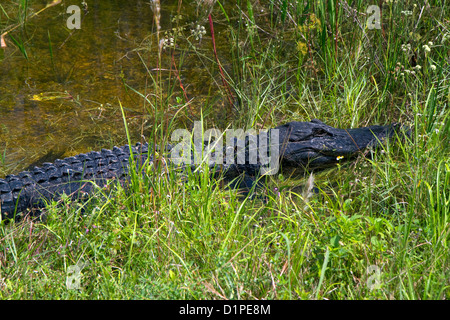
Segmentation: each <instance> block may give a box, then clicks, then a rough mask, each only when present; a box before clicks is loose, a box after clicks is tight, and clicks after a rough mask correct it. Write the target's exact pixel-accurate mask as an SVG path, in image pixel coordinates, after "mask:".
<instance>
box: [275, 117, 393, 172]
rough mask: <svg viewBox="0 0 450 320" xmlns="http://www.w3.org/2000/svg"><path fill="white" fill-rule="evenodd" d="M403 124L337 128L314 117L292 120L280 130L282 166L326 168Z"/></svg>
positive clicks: (375, 144) (390, 134) (376, 143)
mask: <svg viewBox="0 0 450 320" xmlns="http://www.w3.org/2000/svg"><path fill="white" fill-rule="evenodd" d="M400 128H401V125H399V124H393V125H387V126H370V127H363V128H356V129H337V128H333V127H330V126H328V125H326V124H324V123H323V122H322V121H320V120H317V119H314V120H312V121H311V122H289V123H287V124H285V125H282V126H279V127H277V128H275V129H278V130H279V141H280V160H281V161H280V163H281V166H282V167H283V168H292V169H298V168H308V169H310V170H314V169H324V168H328V167H331V166H333V165H335V164H336V163H339V162H342V161H345V160H349V159H351V158H354V157H355V156H357V155H358V154H359V153H360V152H361V151H363V150H365V149H367V148H369V147H375V148H376V147H379V146H381V144H382V143H383V142H384V141H385V140H386V139H387V138H389V137H393V136H395V133H396V132H398V131H399V129H400Z"/></svg>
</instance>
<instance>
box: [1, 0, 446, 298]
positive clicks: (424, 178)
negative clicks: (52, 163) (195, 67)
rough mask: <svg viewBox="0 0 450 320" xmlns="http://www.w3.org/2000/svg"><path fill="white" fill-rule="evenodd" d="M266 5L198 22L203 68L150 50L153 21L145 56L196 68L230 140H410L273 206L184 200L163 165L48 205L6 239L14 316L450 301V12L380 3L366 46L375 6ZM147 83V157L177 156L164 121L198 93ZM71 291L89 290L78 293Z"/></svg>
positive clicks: (282, 188)
mask: <svg viewBox="0 0 450 320" xmlns="http://www.w3.org/2000/svg"><path fill="white" fill-rule="evenodd" d="M260 2H262V1H260ZM260 2H259V3H260ZM259 3H258V2H254V1H238V6H233V7H232V8H228V7H226V6H225V4H224V3H221V2H219V1H218V2H216V3H215V4H214V6H213V7H212V8H211V12H212V15H211V18H212V19H211V20H208V14H209V11H208V12H204V11H203V9H201V10H200V9H199V11H198V15H199V16H198V19H197V20H198V21H203V23H204V26H205V29H206V30H207V33H206V34H204V35H202V43H203V44H204V45H206V46H208V47H207V48H208V50H200V48H201V47H200V45H201V44H199V40H198V39H196V38H195V35H196V34H195V32H193V33H192V34H189V32H187V33H185V34H183V35H180V36H179V37H178V38H176V39H174V45H173V46H168V47H166V48H165V49H162V48H161V47H159V46H157V45H154V43H161V42H160V41H161V40H162V39H164V37H165V35H164V33H163V31H164V30H162V31H161V32H160V33H158V31H157V30H158V29H157V25H158V23H157V21H159V20H160V19H164V15H163V16H162V17H161V16H160V17H158V14H157V12H158V11H157V10H156V8H155V18H156V19H155V30H154V32H153V33H152V37H153V38H152V41H151V43H153V46H152V47H147V48H146V49H147V50H148V52H149V53H150V54H149V57H152V55H151V53H155V52H157V53H158V54H157V55H153V60H149V59H150V58H149V57H147V56H144V54H145V53H143V59H142V61H143V63H144V64H145V65H146V67H147V68H148V69H149V70H152V68H151V67H150V66H151V65H156V64H159V65H161V66H164V63H169V65H168V66H166V67H171V66H172V61H173V60H172V57H173V59H174V60H175V59H180V60H176V61H177V62H176V63H175V65H176V66H177V67H178V70H181V67H182V60H183V59H188V58H189V59H198V61H200V62H201V63H203V64H204V65H205V67H207V69H208V70H209V71H210V75H211V83H212V84H211V85H210V87H211V88H215V89H214V90H213V89H211V91H212V92H213V91H214V94H216V93H217V92H219V95H220V96H221V97H222V100H221V101H223V105H224V108H223V110H224V112H226V116H227V117H229V119H230V123H231V124H232V125H233V126H234V127H243V128H249V127H255V128H257V129H259V128H261V127H271V126H273V125H278V124H281V123H284V122H287V121H292V120H296V121H308V120H310V119H313V118H319V119H321V120H323V121H324V122H325V123H327V124H329V125H332V126H336V127H359V126H364V125H371V124H386V123H392V122H401V123H404V124H406V125H410V126H411V128H412V130H411V132H412V137H411V140H405V141H403V142H402V143H397V144H393V143H389V144H387V145H386V147H385V149H384V150H382V151H380V152H377V153H376V154H374V155H373V157H367V158H364V157H360V158H358V159H357V160H356V161H355V162H353V163H351V164H348V165H342V166H338V167H336V168H335V169H332V170H328V171H325V172H320V173H315V174H314V186H315V187H316V188H317V189H318V190H319V192H318V193H316V194H314V195H312V196H311V195H308V194H305V193H304V191H303V189H302V187H301V186H302V185H304V184H305V183H306V181H307V179H308V177H309V173H305V175H304V176H297V177H290V176H287V175H283V174H282V173H280V174H279V175H275V176H272V177H269V178H268V181H267V182H266V183H267V184H266V189H265V190H263V193H264V196H265V201H262V200H261V198H257V199H249V198H245V199H243V198H242V197H239V196H238V195H237V193H236V191H233V190H229V189H224V188H221V187H219V186H218V183H217V182H216V180H213V179H211V178H210V175H209V174H208V172H207V171H208V170H207V168H205V170H203V172H202V173H200V174H187V177H186V179H187V182H186V183H183V182H182V180H183V179H180V177H179V176H177V173H176V172H174V171H169V172H165V168H164V165H163V161H159V162H158V163H157V164H155V166H154V167H153V168H152V170H148V172H149V174H148V176H147V177H146V179H142V178H138V177H139V175H138V174H136V175H135V176H134V177H133V179H132V184H131V186H130V188H129V189H128V190H124V189H122V188H116V187H114V185H113V184H111V187H107V188H101V189H99V192H98V194H97V195H96V196H94V197H92V198H91V199H90V200H89V201H87V202H84V203H70V202H69V201H63V202H62V203H58V204H56V203H53V204H50V205H49V207H48V208H47V209H46V214H45V217H46V219H45V222H43V223H42V222H36V221H35V222H32V221H30V220H27V221H24V222H21V223H16V224H14V223H10V224H6V223H2V224H1V226H0V297H1V298H2V299H55V298H57V299H78V298H84V299H116V298H117V299H130V298H137V299H183V298H186V299H446V298H448V297H449V294H450V283H449V279H450V261H449V260H450V258H449V239H450V235H449V233H450V228H449V227H450V209H449V208H450V161H449V158H450V157H449V156H450V148H449V134H450V124H449V123H450V122H449V114H450V113H449V109H448V104H449V102H450V83H449V71H450V70H449V63H450V61H449V59H448V56H449V49H450V25H449V16H450V14H449V13H450V8H449V7H448V3H447V2H446V1H439V0H434V1H427V2H425V4H424V3H415V2H413V1H402V2H401V3H400V2H395V3H394V2H393V1H392V2H391V1H388V2H383V6H382V7H381V9H382V10H381V11H380V13H381V26H380V29H378V28H374V29H369V28H367V25H366V22H367V19H368V17H369V16H371V15H372V14H373V13H366V10H367V5H366V1H354V6H353V7H350V6H349V5H348V4H347V3H346V2H345V1H336V2H335V1H310V2H308V3H309V4H307V5H305V4H303V3H302V2H299V3H298V4H296V5H291V4H290V1H267V4H266V5H263V4H259ZM336 3H339V6H336ZM182 5H184V4H182ZM200 8H204V6H202V7H200ZM180 12H182V10H180ZM173 14H175V13H173ZM209 21H212V22H213V23H214V26H215V27H216V26H217V24H218V25H220V26H222V28H221V29H220V30H221V32H220V33H217V34H215V41H216V44H217V43H220V41H225V39H226V40H227V41H228V43H229V44H228V45H227V46H226V48H227V54H229V55H230V56H229V57H228V56H226V55H225V53H223V54H221V53H220V48H221V47H220V46H219V45H218V48H217V51H218V52H217V55H216V54H214V51H213V49H212V37H211V29H210V23H209ZM174 23H175V22H174ZM174 26H175V25H174ZM193 30H194V31H195V27H194V29H193ZM216 31H217V27H216ZM197 38H198V34H197ZM168 41H169V42H168V43H169V44H170V39H169V38H168ZM143 52H144V51H143ZM172 54H173V55H172ZM155 57H156V58H155ZM227 57H228V58H229V60H227ZM149 61H151V62H149ZM225 61H226V62H227V63H225ZM218 62H219V63H221V64H222V63H223V64H224V65H223V67H222V68H219V67H218ZM149 79H150V81H149V83H150V84H149V88H148V92H152V93H153V94H151V95H146V94H145V93H141V94H142V97H143V98H145V102H144V104H145V106H146V107H147V108H148V110H149V114H151V115H152V120H153V124H152V127H153V128H154V131H153V133H152V134H153V135H152V137H150V139H149V140H150V141H153V142H157V143H161V144H164V143H165V142H167V141H170V133H171V132H172V131H173V130H174V129H176V125H175V123H171V122H169V121H168V118H167V117H166V116H165V114H166V111H167V110H175V111H173V113H174V115H175V118H176V117H191V116H192V117H194V116H193V114H189V113H185V112H187V111H186V110H189V109H190V108H193V107H192V105H191V103H190V99H191V97H189V92H186V91H185V89H186V88H187V84H189V83H184V84H183V86H182V87H181V86H180V83H183V81H182V79H181V78H179V77H177V76H173V78H171V79H169V80H167V81H166V80H165V81H163V80H162V73H161V72H158V71H156V72H155V71H154V70H152V71H149ZM184 81H188V80H184ZM187 91H188V90H187ZM194 114H196V115H197V117H198V118H199V117H200V111H197V113H194ZM194 118H195V117H194ZM212 123H214V119H208V126H209V125H210V124H212ZM208 128H209V127H208ZM161 156H162V155H161ZM74 265H78V267H79V268H80V269H81V271H80V272H78V271H79V270H78V269H73V266H74ZM74 270H75V271H74ZM74 277H76V278H77V279H79V281H80V282H79V286H78V283H77V282H75V283H73V282H70V281H69V287H70V286H72V287H73V286H78V289H70V288H68V283H67V280H68V279H69V280H71V279H72V280H73V279H74Z"/></svg>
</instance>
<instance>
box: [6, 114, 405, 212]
mask: <svg viewBox="0 0 450 320" xmlns="http://www.w3.org/2000/svg"><path fill="white" fill-rule="evenodd" d="M275 129H278V130H279V131H278V132H279V145H278V148H279V149H278V150H279V155H280V157H279V164H280V168H281V169H283V170H285V169H289V170H298V171H304V170H312V171H313V170H321V169H325V168H329V167H332V166H334V165H335V164H336V163H338V162H342V161H346V160H350V159H352V158H354V157H356V156H357V155H358V154H360V152H361V151H363V150H364V149H366V148H368V147H377V146H379V145H380V142H381V143H382V142H383V141H384V140H386V139H387V138H389V137H392V136H394V135H395V133H396V132H398V131H399V129H401V126H400V125H396V124H394V125H388V126H371V127H365V128H357V129H336V128H333V127H330V126H327V125H325V124H324V123H323V122H321V121H319V120H312V121H311V122H289V123H287V124H285V125H282V126H279V127H277V128H275ZM268 136H269V137H270V134H269V135H268ZM258 141H259V140H258ZM235 142H236V140H235ZM245 145H246V149H245V153H246V158H245V163H242V164H238V162H237V161H233V164H227V163H226V156H225V155H226V148H225V149H224V152H223V153H224V163H223V164H222V165H221V168H220V169H221V173H222V174H223V176H224V178H225V179H226V180H228V181H231V180H232V179H234V178H236V177H238V176H240V175H242V174H243V173H244V174H245V175H246V176H256V175H258V174H259V172H260V169H261V166H260V164H259V163H260V162H259V158H258V162H257V164H249V152H248V146H249V144H248V139H246V143H245ZM148 149H149V148H148V145H147V144H145V145H140V144H138V145H136V146H135V147H132V153H133V155H134V159H135V162H136V164H137V167H138V169H139V168H140V166H141V165H142V164H144V163H146V162H147V163H149V162H151V161H152V159H153V158H152V156H150V155H149V154H148ZM169 150H170V149H169ZM147 160H148V161H147ZM129 163H130V147H129V146H128V145H126V146H123V147H114V148H113V149H112V150H106V149H103V150H102V151H101V152H95V151H94V152H89V153H87V154H79V155H77V156H74V157H69V158H65V159H63V160H56V161H55V162H53V163H44V164H43V165H42V166H41V167H35V168H34V169H33V170H31V171H24V172H21V173H19V174H17V175H8V176H7V177H6V178H5V179H0V205H1V214H2V216H3V217H4V218H5V217H6V218H13V217H14V216H15V214H16V213H20V212H23V211H25V210H26V209H29V208H43V207H45V204H46V203H47V202H49V201H51V200H58V199H59V198H60V197H61V195H62V194H63V193H65V194H66V195H69V196H71V197H72V198H77V197H80V196H81V195H83V194H90V193H92V191H93V190H94V189H95V186H94V184H93V183H91V182H95V184H97V185H99V186H103V185H105V184H106V182H107V181H108V180H111V179H117V180H118V181H120V182H121V183H124V184H125V183H126V182H127V181H128V180H129V177H128V170H129ZM210 166H212V165H210Z"/></svg>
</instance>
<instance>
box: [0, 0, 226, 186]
mask: <svg viewBox="0 0 450 320" xmlns="http://www.w3.org/2000/svg"><path fill="white" fill-rule="evenodd" d="M45 3H46V1H33V3H32V5H33V6H32V8H33V10H34V11H38V10H39V9H41V8H43V7H45ZM87 3H88V11H89V12H88V14H86V15H85V14H84V12H83V11H82V12H81V17H82V22H81V29H80V30H69V29H67V27H66V21H67V18H68V17H69V16H70V14H68V13H66V8H67V6H68V5H70V3H66V4H62V5H57V6H55V7H52V8H49V9H47V10H45V11H44V12H42V13H41V14H40V15H38V16H36V17H33V18H31V19H29V21H28V23H27V25H26V28H25V29H22V30H21V29H17V30H16V31H14V32H12V33H11V34H12V35H13V36H14V37H15V38H19V39H23V40H24V42H25V48H26V52H27V56H28V60H27V59H26V58H25V57H24V55H23V54H22V53H21V52H20V51H19V50H18V49H17V48H16V47H15V46H14V45H13V43H12V42H11V38H9V37H7V43H8V47H7V48H6V49H0V50H1V52H0V154H1V156H0V159H1V160H2V161H1V163H0V177H2V176H4V175H6V174H9V173H17V172H18V171H20V170H24V169H26V168H29V167H30V166H31V167H32V166H34V165H39V164H41V163H42V162H45V161H53V160H55V159H56V158H63V157H67V156H72V155H75V154H78V153H81V152H87V151H90V150H99V149H101V148H111V147H112V146H113V145H114V144H125V143H126V135H125V129H124V124H123V119H122V114H121V111H120V107H119V101H120V103H121V104H122V106H123V107H124V109H125V112H126V115H127V122H128V125H129V128H130V131H131V137H132V140H133V142H136V141H142V139H143V138H142V136H141V134H142V133H144V136H147V135H148V132H149V130H151V125H152V121H153V120H152V119H153V116H154V112H155V111H154V109H153V108H152V106H150V105H149V104H148V103H145V102H144V99H143V98H142V96H141V95H139V94H138V93H136V92H135V91H133V90H132V89H130V87H131V88H133V89H134V90H136V91H137V92H140V93H141V94H143V95H148V96H149V97H150V98H152V97H153V96H154V94H155V92H153V90H154V89H153V88H154V86H153V85H152V81H153V80H152V76H153V77H156V76H157V71H156V69H157V67H158V66H157V65H156V64H157V61H158V59H157V52H158V50H157V40H156V33H155V32H154V31H155V30H154V23H153V11H152V10H151V7H150V5H149V2H148V1H140V0H136V1H125V0H115V1H100V0H97V1H95V0H93V1H87ZM177 5H178V1H164V2H163V3H162V8H161V27H162V30H170V29H171V28H172V27H174V26H175V20H174V17H175V16H177ZM181 13H182V20H181V22H180V25H184V26H186V30H185V31H183V32H184V35H185V36H186V37H187V36H189V35H190V28H192V26H196V25H197V24H198V23H201V24H202V25H203V26H204V27H205V29H206V30H207V31H208V36H209V25H208V24H207V21H206V20H205V19H204V17H203V19H201V21H199V19H200V15H198V12H197V7H196V5H195V2H194V3H192V4H190V5H189V4H186V3H185V2H183V9H182V12H181ZM191 23H192V25H191ZM216 28H217V34H216V41H217V42H218V43H221V42H222V41H221V29H220V28H221V26H220V25H218V26H217V27H216ZM163 35H164V34H163V33H162V34H161V36H163ZM189 39H190V41H192V43H193V44H194V45H195V48H196V49H195V50H194V49H193V48H192V47H191V48H187V49H186V50H177V51H175V52H174V56H173V59H172V56H171V51H170V50H165V51H164V52H163V56H162V64H161V69H163V71H162V72H161V74H162V76H163V77H162V79H161V80H158V81H160V85H161V87H162V88H163V90H162V92H163V96H164V98H167V96H166V95H167V92H168V91H170V90H173V93H174V94H173V96H172V98H171V104H170V105H171V107H170V108H169V109H167V110H164V112H165V113H166V115H165V117H166V118H169V119H170V117H173V115H174V114H175V113H176V112H177V111H178V109H179V106H180V105H182V102H180V103H178V104H177V102H176V101H177V97H178V101H180V100H179V99H180V98H184V94H183V92H182V90H181V89H180V87H179V85H177V83H179V80H178V78H177V77H176V73H175V72H174V71H173V63H172V62H173V61H175V63H176V64H177V69H178V71H179V75H180V80H181V82H182V83H183V86H184V88H185V90H186V93H187V96H188V99H192V98H195V99H194V100H193V103H192V104H191V107H190V108H186V109H185V110H183V112H180V113H178V116H179V118H180V121H181V122H182V123H184V122H189V121H192V120H194V119H198V117H199V116H200V111H199V110H200V109H202V108H203V107H204V106H205V105H206V104H205V102H206V101H207V100H208V102H209V103H208V105H210V106H212V105H214V106H215V107H214V109H212V108H211V109H207V108H205V109H203V114H204V115H206V116H207V117H210V118H212V119H219V120H220V119H223V116H224V115H223V114H224V112H226V110H225V108H224V107H223V102H222V99H221V98H220V95H218V92H217V91H218V90H217V84H216V83H215V82H214V81H213V79H212V76H211V75H210V73H209V71H208V70H210V69H213V68H210V66H211V65H212V63H213V54H212V46H211V38H210V37H208V38H206V37H205V38H204V39H202V40H198V41H196V40H195V39H194V37H190V38H189ZM197 50H198V52H197V53H195V52H194V51H197ZM202 54H204V55H205V56H208V59H209V60H208V59H200V58H199V55H202ZM221 59H222V61H221V62H222V63H224V64H226V63H225V62H224V61H225V60H226V59H227V58H226V54H221ZM205 61H206V62H207V63H208V65H205ZM150 75H151V76H150ZM219 79H220V78H218V77H217V78H216V82H217V81H220V80H219ZM124 83H126V84H127V85H128V86H129V87H127V86H125V85H124Z"/></svg>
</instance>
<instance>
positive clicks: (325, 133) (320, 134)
mask: <svg viewBox="0 0 450 320" xmlns="http://www.w3.org/2000/svg"><path fill="white" fill-rule="evenodd" d="M312 133H313V136H314V137H324V136H330V137H331V136H333V134H332V133H330V132H328V131H327V130H325V129H323V128H313V129H312Z"/></svg>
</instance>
